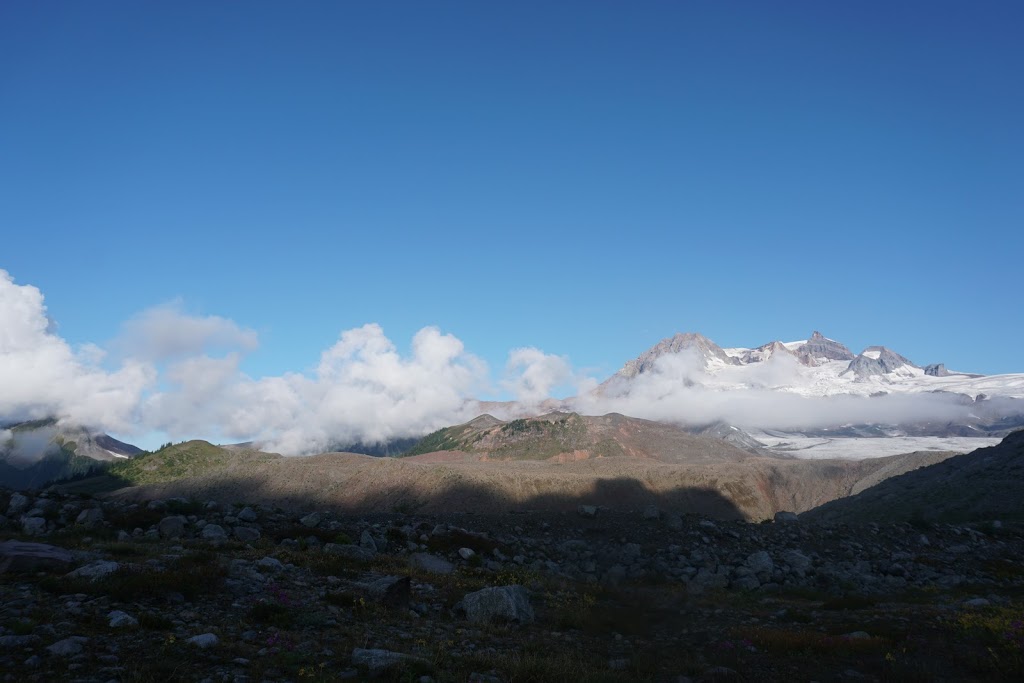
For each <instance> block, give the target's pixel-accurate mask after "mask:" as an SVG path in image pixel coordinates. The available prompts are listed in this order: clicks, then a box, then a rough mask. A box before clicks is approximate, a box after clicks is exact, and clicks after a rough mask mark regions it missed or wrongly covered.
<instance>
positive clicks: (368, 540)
mask: <svg viewBox="0 0 1024 683" xmlns="http://www.w3.org/2000/svg"><path fill="white" fill-rule="evenodd" d="M359 545H360V546H361V547H363V548H366V549H367V550H372V551H373V552H377V550H378V548H377V542H376V541H374V540H373V536H372V535H371V534H370V532H369V531H367V530H364V531H363V533H362V534H361V535H360V536H359Z"/></svg>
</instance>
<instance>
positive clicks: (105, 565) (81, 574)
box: [67, 560, 121, 581]
mask: <svg viewBox="0 0 1024 683" xmlns="http://www.w3.org/2000/svg"><path fill="white" fill-rule="evenodd" d="M120 568H121V565H120V564H118V563H117V562H111V561H110V560H96V561H95V562H90V563H89V564H87V565H85V566H83V567H79V568H78V569H76V570H75V571H73V572H70V573H68V574H67V577H68V578H69V579H89V580H90V581H99V580H100V579H102V578H103V577H104V576H109V575H111V574H113V573H114V572H116V571H117V570H118V569H120Z"/></svg>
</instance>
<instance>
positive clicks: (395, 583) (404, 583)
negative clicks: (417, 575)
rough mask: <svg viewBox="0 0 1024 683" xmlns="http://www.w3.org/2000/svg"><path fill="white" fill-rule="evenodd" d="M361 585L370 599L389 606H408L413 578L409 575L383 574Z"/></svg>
mask: <svg viewBox="0 0 1024 683" xmlns="http://www.w3.org/2000/svg"><path fill="white" fill-rule="evenodd" d="M360 587H361V588H362V589H363V590H364V591H365V592H366V595H367V597H368V598H370V600H372V601H373V602H376V603H379V604H381V605H385V606H387V607H406V606H408V605H409V599H410V598H411V597H412V580H411V579H410V578H409V577H408V576H383V577H381V578H379V579H375V580H373V581H370V582H368V583H363V584H360Z"/></svg>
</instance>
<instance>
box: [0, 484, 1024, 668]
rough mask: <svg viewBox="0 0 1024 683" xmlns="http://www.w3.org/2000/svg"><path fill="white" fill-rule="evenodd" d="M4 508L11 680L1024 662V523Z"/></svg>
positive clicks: (15, 500)
mask: <svg viewBox="0 0 1024 683" xmlns="http://www.w3.org/2000/svg"><path fill="white" fill-rule="evenodd" d="M0 509H2V510H7V511H8V512H9V513H11V514H9V515H7V516H6V520H7V521H6V522H5V523H4V525H3V526H2V527H0V539H6V540H2V541H0V571H2V574H0V679H2V680H10V681H24V680H29V681H52V680H72V679H74V680H79V681H93V680H94V681H101V682H103V681H110V680H126V681H127V680H190V681H192V680H210V681H239V682H241V681H295V680H303V679H307V678H314V679H316V680H360V679H364V678H366V677H371V676H374V677H379V678H383V679H385V680H387V679H389V678H393V679H395V680H420V679H421V677H426V678H425V679H423V680H433V681H446V680H452V681H456V680H457V681H466V680H481V681H483V680H488V681H512V680H564V679H566V678H573V679H575V678H578V679H581V680H586V679H587V678H588V677H589V678H592V679H598V678H599V679H600V680H609V681H615V680H623V681H627V680H651V681H680V680H686V678H689V679H690V680H701V679H706V680H721V679H722V677H725V676H733V677H740V676H742V677H743V678H745V679H746V680H847V679H849V680H902V679H904V678H908V677H909V678H915V677H916V678H917V679H919V680H920V679H922V678H924V679H927V680H972V679H992V678H996V679H999V678H1002V679H1012V678H1013V675H1015V674H1016V673H1017V671H1016V670H1013V669H1012V668H1010V669H1007V667H1008V666H1009V667H1012V666H1014V665H1013V664H1012V663H1013V662H1015V661H1016V662H1020V661H1024V658H1018V659H1014V655H1020V654H1024V650H1022V648H1024V633H1022V634H1020V637H1019V639H1017V640H1015V638H1017V636H1016V635H1015V632H1014V631H1013V627H1012V624H1014V623H1019V620H1020V618H1022V617H1024V609H1022V603H1021V601H1020V598H1021V596H1022V595H1024V570H1022V568H1021V562H1022V559H1024V529H1022V528H1021V526H1020V525H1018V524H1010V523H1005V524H1003V523H1001V524H998V525H997V524H993V523H986V524H982V525H976V526H971V525H958V526H954V525H918V526H911V525H907V524H896V525H877V524H876V525H865V526H856V527H855V526H831V527H830V526H821V525H814V524H808V523H806V522H802V521H800V520H798V519H792V518H789V517H787V516H782V517H780V518H779V519H778V520H777V521H776V522H775V523H766V524H747V523H743V522H723V521H717V520H711V519H706V518H701V517H696V516H682V515H679V514H677V513H674V512H673V511H671V510H657V509H651V508H647V509H622V510H616V509H612V508H601V509H600V511H599V514H598V510H597V509H596V508H595V509H594V510H589V509H586V510H584V509H582V508H581V509H579V510H577V511H574V512H573V513H570V514H547V515H541V514H516V515H505V516H502V517H482V516H474V515H462V516H449V517H442V516H421V515H415V514H413V515H400V514H394V515H379V516H373V517H352V516H342V515H337V514H334V513H332V511H330V510H296V511H290V510H284V509H278V508H273V507H266V506H260V505H257V504H253V503H252V502H249V504H248V505H246V504H244V503H240V504H239V505H224V504H222V503H218V502H213V501H190V500H180V499H177V500H164V501H152V502H147V503H130V502H114V501H108V502H97V501H95V500H91V499H87V498H78V497H74V496H64V495H60V494H58V493H56V492H48V493H45V494H41V495H40V494H32V493H24V492H22V493H11V492H7V493H0ZM31 511H42V514H41V515H33V516H32V517H31V518H32V519H40V520H42V524H41V525H39V524H35V525H29V528H31V529H33V532H32V535H31V536H30V537H29V536H28V535H27V532H26V531H25V525H24V524H23V521H24V520H23V517H24V518H28V517H27V515H29V513H30V512H31ZM84 511H91V512H90V513H89V514H83V512H84ZM591 513H592V514H591ZM30 539H31V540H30ZM1015 620H1016V621H1015ZM996 627H998V628H1004V630H1005V631H1006V632H1005V633H1002V632H1000V633H994V632H990V631H991V630H992V628H996ZM945 642H957V643H960V645H958V646H957V648H946V647H943V646H942V643H945ZM993 643H994V644H993ZM988 648H993V650H992V651H993V652H996V653H997V654H998V655H999V657H998V658H993V657H992V655H986V653H987V652H988V651H989V650H988ZM1014 648H1016V649H1014ZM929 653H931V654H929ZM986 657H987V659H986ZM1008 663H1009V664H1008ZM726 672H731V673H726ZM531 676H532V678H531ZM1008 677H1009V678H1008Z"/></svg>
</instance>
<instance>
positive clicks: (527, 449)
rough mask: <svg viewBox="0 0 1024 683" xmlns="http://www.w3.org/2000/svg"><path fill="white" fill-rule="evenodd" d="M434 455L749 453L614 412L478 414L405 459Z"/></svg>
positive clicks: (666, 457)
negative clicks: (517, 415)
mask: <svg viewBox="0 0 1024 683" xmlns="http://www.w3.org/2000/svg"><path fill="white" fill-rule="evenodd" d="M436 451H460V452H464V453H470V454H478V455H479V457H480V459H487V460H561V461H570V460H587V459H591V458H619V457H622V458H635V459H642V460H652V461H657V462H664V463H673V464H694V463H699V462H741V461H744V460H748V459H749V458H751V457H753V456H752V454H751V452H750V451H748V450H744V449H742V448H738V447H736V446H734V445H732V444H730V443H727V442H726V441H724V440H722V439H719V438H715V437H713V436H698V435H695V434H691V433H689V432H686V431H684V430H682V429H680V428H678V427H673V426H672V425H667V424H662V423H659V422H652V421H650V420H640V419H637V418H632V417H626V416H625V415H619V414H617V413H611V414H608V415H603V416H599V417H597V416H582V415H579V414H577V413H549V414H547V415H542V416H540V417H534V418H525V419H519V420H512V421H511V422H503V421H501V420H498V419H497V418H495V417H492V416H490V415H482V416H480V417H478V418H476V419H474V420H471V421H470V422H467V423H465V424H462V425H456V426H454V427H447V428H445V429H441V430H439V431H437V432H434V433H433V434H430V435H428V436H426V437H425V438H424V439H422V440H421V441H420V442H419V443H417V444H416V445H415V446H414V447H413V448H411V449H410V450H409V451H407V452H406V455H423V454H426V453H431V452H436Z"/></svg>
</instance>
